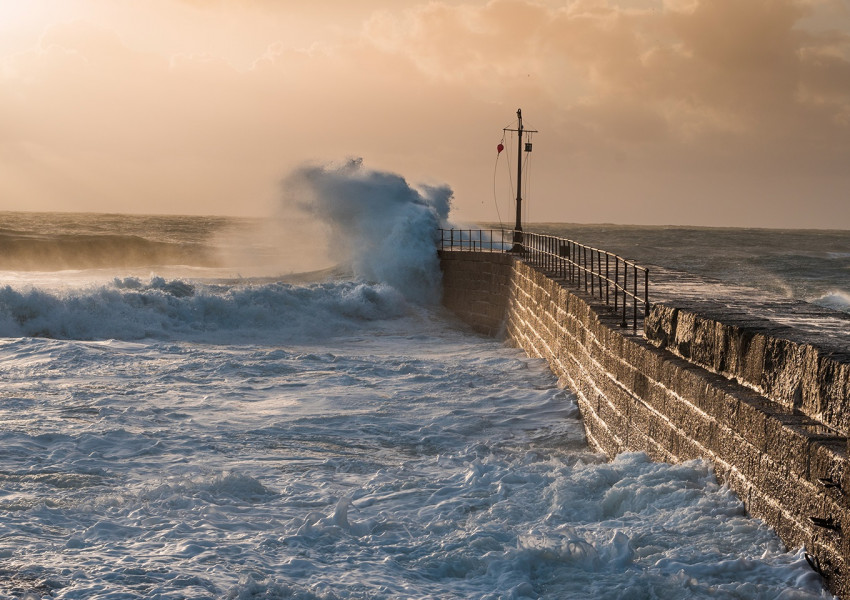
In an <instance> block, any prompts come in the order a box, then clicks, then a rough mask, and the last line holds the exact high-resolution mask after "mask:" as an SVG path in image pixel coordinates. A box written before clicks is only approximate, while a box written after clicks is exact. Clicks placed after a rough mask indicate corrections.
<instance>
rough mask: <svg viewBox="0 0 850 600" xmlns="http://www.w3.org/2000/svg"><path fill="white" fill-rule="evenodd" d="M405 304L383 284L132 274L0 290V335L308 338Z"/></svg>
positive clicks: (382, 317) (354, 326)
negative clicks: (78, 285) (237, 281)
mask: <svg viewBox="0 0 850 600" xmlns="http://www.w3.org/2000/svg"><path fill="white" fill-rule="evenodd" d="M407 310H408V309H407V307H406V303H405V302H404V299H403V298H402V297H401V294H399V293H398V292H397V291H396V290H394V289H393V288H391V287H389V286H386V285H382V284H377V285H370V284H365V283H362V282H355V281H337V282H325V283H314V284H310V285H299V286H296V285H289V284H286V283H280V282H274V283H265V284H253V285H224V284H201V283H189V282H186V281H181V280H166V279H163V278H161V277H153V278H151V279H150V280H149V281H142V280H140V279H138V278H135V277H127V278H123V279H115V280H114V281H112V282H111V283H109V284H107V285H101V286H97V287H91V288H86V289H66V290H60V291H47V290H40V289H30V290H16V289H14V288H12V287H11V286H6V287H3V288H0V337H14V338H18V337H46V338H54V339H73V340H103V339H117V340H139V339H145V338H152V339H166V340H180V339H188V340H196V341H201V340H202V341H210V342H218V341H227V342H233V341H235V340H251V341H257V340H263V341H269V340H273V341H275V342H277V343H281V342H283V343H288V342H309V341H316V340H321V339H324V338H328V337H332V336H335V335H345V334H348V333H352V332H356V331H358V330H361V329H362V328H364V327H374V323H375V322H379V321H387V320H389V319H394V318H398V317H401V316H404V315H405V314H406V313H407ZM370 323H371V324H372V325H370Z"/></svg>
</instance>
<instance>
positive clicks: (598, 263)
mask: <svg viewBox="0 0 850 600" xmlns="http://www.w3.org/2000/svg"><path fill="white" fill-rule="evenodd" d="M596 272H597V273H598V275H597V280H596V281H597V283H599V299H600V300H602V250H597V251H596Z"/></svg>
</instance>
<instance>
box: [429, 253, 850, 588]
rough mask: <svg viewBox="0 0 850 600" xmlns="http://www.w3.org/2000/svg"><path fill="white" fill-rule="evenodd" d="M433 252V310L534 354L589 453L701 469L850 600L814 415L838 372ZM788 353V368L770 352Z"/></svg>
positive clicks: (690, 319) (500, 262)
mask: <svg viewBox="0 0 850 600" xmlns="http://www.w3.org/2000/svg"><path fill="white" fill-rule="evenodd" d="M440 257H441V265H442V269H443V274H444V279H443V285H444V296H443V303H444V305H445V306H446V307H447V308H449V309H450V310H452V311H453V312H454V313H455V314H457V315H458V316H459V317H460V318H461V319H462V320H464V321H465V322H467V323H468V324H469V325H470V326H472V327H473V328H474V329H475V330H477V331H479V332H481V333H484V334H487V335H497V334H498V335H502V336H504V338H505V339H506V341H507V342H508V343H510V344H512V345H515V346H518V347H520V348H522V349H523V350H525V352H526V353H527V354H529V355H530V356H534V357H540V358H543V359H545V360H546V361H547V362H548V363H549V366H550V368H551V369H552V371H553V372H554V373H555V374H556V375H557V376H558V378H559V381H560V382H561V383H562V384H563V385H565V386H568V387H570V388H571V389H572V391H573V392H574V393H575V395H576V398H577V401H578V404H579V408H580V410H581V414H582V418H583V421H584V426H585V431H586V434H587V439H588V442H589V443H590V445H591V446H592V447H594V448H595V449H597V450H599V451H601V452H604V453H605V454H607V455H608V456H609V457H614V456H615V455H616V454H618V453H620V452H624V451H643V452H646V453H648V454H649V455H650V456H651V457H652V458H653V459H654V460H659V461H666V462H679V461H685V460H690V459H695V458H703V459H707V460H710V461H712V462H713V464H714V466H715V472H716V475H717V478H718V480H719V481H720V482H722V483H725V484H728V485H729V487H730V488H731V489H732V490H734V491H735V492H736V493H737V494H738V495H739V497H740V498H741V499H742V500H743V502H744V504H745V505H746V508H747V510H748V511H749V512H750V514H752V515H753V516H756V517H759V518H761V519H763V520H764V521H765V522H767V523H768V524H769V525H770V526H771V527H773V528H774V529H775V531H776V532H777V533H778V534H779V535H780V537H781V538H782V540H783V541H784V542H785V543H786V544H787V545H788V546H789V547H790V548H799V547H804V548H805V549H806V552H807V553H808V555H809V556H810V561H811V563H812V564H813V567H814V568H816V569H817V570H819V571H820V572H821V574H822V575H823V576H824V578H825V581H826V582H827V584H828V586H829V587H830V589H832V591H833V592H835V593H838V594H839V595H841V596H843V597H847V598H850V572H848V569H850V563H849V562H848V557H850V540H848V539H847V538H850V536H845V535H844V532H850V499H848V498H847V497H845V496H844V494H843V490H842V485H845V483H846V484H847V485H848V486H850V469H848V460H847V437H846V435H845V434H844V433H842V432H846V431H847V429H846V425H847V423H846V419H847V416H846V415H841V414H837V413H838V412H840V411H834V412H835V413H836V414H833V412H832V411H830V410H824V407H825V406H826V405H827V404H828V402H827V399H830V398H837V399H838V400H839V401H842V402H846V400H847V390H846V389H844V388H841V387H840V386H841V385H845V384H843V383H841V377H842V375H841V369H842V368H844V367H842V366H841V365H840V364H839V365H838V367H837V368H836V367H830V366H827V365H826V363H827V359H828V358H829V357H825V356H821V357H817V356H815V357H812V356H809V355H808V354H807V352H808V353H811V351H810V350H807V349H805V348H803V349H794V348H791V347H790V346H788V347H784V350H783V348H780V350H777V348H778V347H779V346H777V342H774V341H770V339H779V338H771V336H769V335H766V334H765V333H764V332H760V333H758V334H753V333H751V332H747V331H745V330H741V331H738V330H733V329H734V328H731V327H730V328H728V329H724V326H723V325H722V324H721V323H720V322H718V321H712V322H711V323H708V321H709V320H706V319H704V320H703V321H700V320H699V316H698V315H692V314H686V313H684V312H683V311H678V310H674V309H671V308H670V307H665V306H664V305H656V306H654V307H653V308H652V311H651V313H650V315H649V317H648V318H647V319H646V327H647V331H648V332H649V333H648V335H647V336H644V335H643V333H642V332H635V333H633V332H632V330H631V329H629V328H625V329H624V328H621V327H619V325H618V323H619V320H618V319H616V318H615V317H613V316H609V313H608V311H607V310H606V309H604V308H603V307H599V306H596V305H595V304H594V301H593V300H592V299H589V298H587V297H585V296H583V295H581V294H580V293H579V292H576V291H573V290H572V289H571V288H568V287H566V285H565V284H563V283H562V282H560V281H557V280H555V279H553V278H551V277H549V276H547V275H546V274H545V273H543V272H541V271H539V270H537V269H535V268H533V267H531V266H529V265H527V264H525V263H524V262H522V261H521V260H518V259H517V258H515V257H513V256H511V255H507V254H504V253H487V252H465V251H441V253H440ZM738 329H741V328H738ZM759 336H761V337H759ZM769 338H770V339H769ZM783 351H785V352H786V354H783ZM795 352H796V353H797V354H794V353H795ZM792 355H793V356H799V357H800V359H799V360H800V361H801V362H799V363H797V362H795V363H793V364H792V363H791V362H789V360H790V359H789V358H785V359H782V360H780V358H778V357H780V356H785V357H791V356H792ZM794 360H797V359H794ZM774 363H775V364H774ZM845 367H846V365H845ZM799 368H802V369H803V370H804V371H806V370H807V369H808V371H806V373H805V374H804V375H802V376H800V375H799V374H798V373H797V372H796V371H795V370H794V369H799ZM824 371H825V372H824ZM765 373H768V374H767V375H765ZM836 373H837V374H836ZM800 377H809V378H812V377H815V378H817V382H815V387H816V388H818V389H819V390H820V391H819V392H818V394H820V395H817V394H814V393H808V392H806V393H804V392H803V389H804V388H807V387H808V384H809V383H811V382H808V380H804V379H801V378H800ZM820 377H824V380H823V381H821V380H820V379H819V378H820ZM804 381H805V383H804ZM836 382H838V383H836ZM807 394H808V395H807ZM830 394H832V396H830ZM802 409H807V412H804V411H803V410H802ZM807 413H808V414H807ZM817 417H823V419H819V418H817ZM824 421H825V422H824ZM839 425H840V428H839V427H838V426H839ZM848 493H850V489H848Z"/></svg>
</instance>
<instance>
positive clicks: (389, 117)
mask: <svg viewBox="0 0 850 600" xmlns="http://www.w3.org/2000/svg"><path fill="white" fill-rule="evenodd" d="M520 107H521V108H522V110H523V117H524V121H525V125H526V127H529V128H533V129H537V130H539V133H538V134H535V136H534V138H533V141H534V149H533V152H532V153H531V154H530V155H529V158H530V162H529V166H528V184H529V188H528V193H527V197H526V205H527V208H528V213H527V216H528V218H529V219H530V220H532V221H560V222H587V223H601V222H612V223H626V224H690V225H708V226H715V225H720V226H746V227H805V228H833V229H850V2H847V0H794V1H792V0H607V1H606V0H560V1H549V0H536V1H531V0H493V1H490V2H485V1H475V0H435V1H427V0H357V1H353V0H311V1H309V2H307V1H304V2H302V1H298V2H296V1H291V0H144V1H142V0H0V210H49V211H56V210H58V211H97V212H135V213H183V214H186V213H192V214H225V215H252V216H261V215H263V214H266V213H267V212H268V211H269V210H270V207H271V206H272V205H273V204H274V202H275V201H276V198H277V196H278V194H279V190H278V188H279V184H280V183H279V182H280V181H281V180H282V179H283V178H284V177H285V176H286V175H287V173H289V172H290V171H291V170H292V169H294V168H296V167H298V166H300V165H302V164H304V163H323V162H341V161H344V160H345V159H347V158H349V157H362V158H363V161H364V164H365V165H366V166H367V167H369V168H371V169H378V170H387V171H392V172H396V173H399V174H401V175H403V176H404V177H405V178H406V179H407V180H408V181H410V182H411V183H426V184H442V183H445V184H448V185H449V186H451V187H452V188H453V190H454V192H455V199H454V214H455V215H456V217H457V218H460V219H466V220H496V218H497V214H496V210H495V206H494V203H495V202H498V203H499V209H500V211H501V216H502V218H503V219H504V220H506V221H508V220H510V215H511V214H512V213H511V210H512V209H511V203H512V202H513V196H514V195H515V192H513V191H512V190H511V189H510V181H509V178H508V166H507V162H506V161H507V155H506V154H503V155H502V157H501V158H500V164H499V165H496V145H497V144H498V143H499V141H500V139H501V137H502V128H504V127H508V126H511V125H512V123H513V122H514V121H515V119H516V110H517V108H520ZM508 151H509V152H510V159H511V163H512V164H515V151H513V148H512V147H510V148H508ZM494 172H495V175H496V176H495V178H494ZM494 179H495V185H494ZM494 190H495V191H494ZM494 195H495V198H494Z"/></svg>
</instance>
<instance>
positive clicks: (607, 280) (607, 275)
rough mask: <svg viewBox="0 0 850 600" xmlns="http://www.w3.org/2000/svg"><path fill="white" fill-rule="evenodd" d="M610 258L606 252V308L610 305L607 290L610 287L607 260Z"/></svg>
mask: <svg viewBox="0 0 850 600" xmlns="http://www.w3.org/2000/svg"><path fill="white" fill-rule="evenodd" d="M610 257H611V255H610V254H608V253H607V252H606V253H605V305H606V306H608V305H609V304H611V302H610V300H609V296H608V291H609V288H610V287H611V277H610V275H609V274H608V259H609V258H610Z"/></svg>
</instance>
